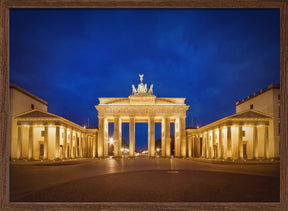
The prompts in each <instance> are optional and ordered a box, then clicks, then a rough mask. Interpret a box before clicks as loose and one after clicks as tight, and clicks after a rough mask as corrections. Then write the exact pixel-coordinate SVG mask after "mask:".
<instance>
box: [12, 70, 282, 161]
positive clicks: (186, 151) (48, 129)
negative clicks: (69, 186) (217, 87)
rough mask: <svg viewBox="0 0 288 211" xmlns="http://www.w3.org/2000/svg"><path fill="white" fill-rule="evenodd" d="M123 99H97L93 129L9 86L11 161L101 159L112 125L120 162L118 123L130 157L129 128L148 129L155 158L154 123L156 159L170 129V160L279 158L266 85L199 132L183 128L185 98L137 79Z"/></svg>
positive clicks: (274, 95)
mask: <svg viewBox="0 0 288 211" xmlns="http://www.w3.org/2000/svg"><path fill="white" fill-rule="evenodd" d="M139 76H140V81H141V83H140V84H138V87H137V89H136V88H135V86H134V85H132V95H130V96H129V97H128V98H99V104H98V105H96V106H95V108H96V109H97V111H98V121H99V122H98V129H97V128H94V129H89V128H85V127H82V126H80V125H77V124H75V123H73V122H71V121H69V120H67V119H65V118H62V117H60V116H57V115H55V114H52V113H49V112H47V107H48V104H47V102H45V101H44V100H42V99H40V98H38V97H36V96H35V95H33V94H31V93H29V92H27V91H26V90H24V89H22V88H20V87H19V86H17V85H15V84H11V85H10V123H11V127H10V134H11V135H10V146H11V154H10V157H11V159H13V160H14V159H29V160H31V159H33V160H39V159H49V160H54V159H66V158H78V157H79V158H83V157H87V158H89V157H91V158H95V157H107V156H108V155H109V150H108V149H109V145H108V143H109V137H108V123H109V122H113V123H114V134H113V139H114V156H115V157H120V156H122V151H121V141H122V123H123V122H128V123H129V155H130V156H131V157H134V156H135V141H137V140H135V123H137V122H147V123H148V131H147V132H148V155H149V156H150V157H154V156H156V155H155V154H156V153H155V123H156V122H159V123H161V130H162V134H161V153H162V154H161V156H162V157H170V156H171V150H170V149H171V148H170V143H171V140H170V123H171V122H173V123H174V130H175V132H174V135H175V143H174V145H175V151H174V152H175V157H189V158H190V157H202V158H208V159H213V158H215V159H216V158H219V159H263V158H264V159H268V158H279V144H280V142H279V140H280V131H279V128H280V127H279V124H280V113H279V112H280V109H279V108H280V93H279V91H280V90H279V87H278V86H276V85H270V86H268V88H267V89H265V90H260V92H259V93H254V95H253V96H249V97H248V98H247V99H243V100H242V101H241V102H237V103H236V114H233V115H231V116H228V117H225V118H223V119H220V120H218V121H215V122H212V123H210V124H208V125H205V126H203V127H200V128H194V129H190V128H186V124H185V121H186V111H187V110H188V108H189V106H188V105H186V104H185V98H158V97H156V96H155V95H153V85H151V86H150V89H149V90H148V89H147V84H143V83H142V81H143V76H144V75H139Z"/></svg>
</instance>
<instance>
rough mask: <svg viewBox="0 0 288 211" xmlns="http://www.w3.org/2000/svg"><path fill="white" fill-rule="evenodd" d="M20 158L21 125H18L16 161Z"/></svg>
mask: <svg viewBox="0 0 288 211" xmlns="http://www.w3.org/2000/svg"><path fill="white" fill-rule="evenodd" d="M21 158H22V125H18V141H17V159H21Z"/></svg>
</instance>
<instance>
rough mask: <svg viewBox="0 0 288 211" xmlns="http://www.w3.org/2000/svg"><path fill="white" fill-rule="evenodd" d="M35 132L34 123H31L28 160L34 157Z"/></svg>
mask: <svg viewBox="0 0 288 211" xmlns="http://www.w3.org/2000/svg"><path fill="white" fill-rule="evenodd" d="M33 132H34V128H33V125H29V142H28V160H32V159H33V142H34V139H33V135H34V134H33Z"/></svg>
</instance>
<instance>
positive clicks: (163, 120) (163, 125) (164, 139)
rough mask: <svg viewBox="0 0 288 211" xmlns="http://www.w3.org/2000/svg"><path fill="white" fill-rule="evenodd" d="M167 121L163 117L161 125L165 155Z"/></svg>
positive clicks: (162, 151) (162, 152) (163, 152)
mask: <svg viewBox="0 0 288 211" xmlns="http://www.w3.org/2000/svg"><path fill="white" fill-rule="evenodd" d="M165 125H166V121H165V117H164V118H163V119H162V125H161V132H162V133H161V156H162V157H165V155H166V134H165V132H166V126H165Z"/></svg>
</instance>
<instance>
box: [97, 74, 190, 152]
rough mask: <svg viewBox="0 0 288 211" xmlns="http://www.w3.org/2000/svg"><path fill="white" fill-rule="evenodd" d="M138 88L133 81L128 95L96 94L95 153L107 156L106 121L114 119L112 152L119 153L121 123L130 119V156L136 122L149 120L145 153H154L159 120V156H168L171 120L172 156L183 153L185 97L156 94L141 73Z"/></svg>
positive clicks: (184, 145) (186, 107) (184, 150)
mask: <svg viewBox="0 0 288 211" xmlns="http://www.w3.org/2000/svg"><path fill="white" fill-rule="evenodd" d="M139 76H140V81H141V83H140V84H138V87H137V89H136V88H135V86H134V85H132V95H130V96H129V97H128V98H99V105H96V106H95V108H96V109H97V110H98V120H99V123H98V143H97V145H98V146H97V155H98V157H106V156H108V147H109V145H108V141H109V137H108V123H109V122H114V137H113V139H114V156H115V157H119V156H121V140H122V123H123V122H128V123H129V156H130V157H134V156H135V123H137V122H144V123H146V122H147V123H148V156H149V157H154V156H155V123H156V122H160V123H161V131H162V134H161V149H162V154H161V155H162V157H170V156H171V151H170V123H171V122H173V123H174V126H175V156H176V157H186V145H187V144H186V131H185V127H186V126H185V125H186V123H185V119H186V111H187V109H188V108H189V106H187V105H186V104H185V98H157V97H156V96H155V95H153V84H152V85H151V86H150V88H149V90H147V84H143V83H142V81H143V76H144V74H142V75H139Z"/></svg>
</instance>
